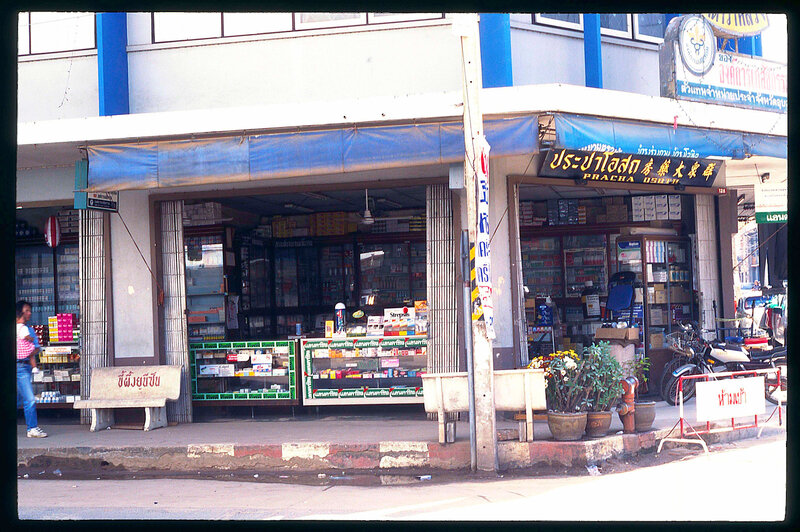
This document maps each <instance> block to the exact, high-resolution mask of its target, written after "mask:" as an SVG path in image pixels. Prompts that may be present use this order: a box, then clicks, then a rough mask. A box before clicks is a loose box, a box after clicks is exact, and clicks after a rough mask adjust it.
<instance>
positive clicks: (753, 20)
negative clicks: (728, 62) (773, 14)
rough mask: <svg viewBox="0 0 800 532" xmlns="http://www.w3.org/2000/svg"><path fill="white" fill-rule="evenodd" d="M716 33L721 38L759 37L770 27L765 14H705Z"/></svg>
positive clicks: (704, 16)
mask: <svg viewBox="0 0 800 532" xmlns="http://www.w3.org/2000/svg"><path fill="white" fill-rule="evenodd" d="M703 18H705V19H706V20H707V21H708V23H709V24H711V26H712V27H713V28H714V33H715V34H716V35H719V36H720V37H746V36H749V35H758V34H759V33H761V32H762V31H764V30H765V29H767V28H768V27H769V19H767V15H766V14H764V13H703Z"/></svg>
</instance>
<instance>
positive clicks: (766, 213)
mask: <svg viewBox="0 0 800 532" xmlns="http://www.w3.org/2000/svg"><path fill="white" fill-rule="evenodd" d="M786 183H787V182H786V181H783V182H780V183H771V182H769V181H767V182H766V183H756V186H755V193H756V223H759V224H769V223H783V222H786V221H788V219H789V216H788V214H787V212H788V200H789V197H788V189H787V187H786Z"/></svg>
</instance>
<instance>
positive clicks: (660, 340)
mask: <svg viewBox="0 0 800 532" xmlns="http://www.w3.org/2000/svg"><path fill="white" fill-rule="evenodd" d="M650 347H651V348H652V349H661V348H662V347H664V334H663V333H653V334H651V335H650Z"/></svg>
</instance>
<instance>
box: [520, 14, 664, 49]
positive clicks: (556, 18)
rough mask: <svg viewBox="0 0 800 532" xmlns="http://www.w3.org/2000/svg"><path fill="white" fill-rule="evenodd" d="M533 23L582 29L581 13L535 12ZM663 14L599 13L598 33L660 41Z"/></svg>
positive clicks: (662, 33)
mask: <svg viewBox="0 0 800 532" xmlns="http://www.w3.org/2000/svg"><path fill="white" fill-rule="evenodd" d="M533 22H534V23H535V24H542V25H546V26H555V27H559V28H566V29H570V30H579V31H582V30H583V14H581V13H535V14H534V15H533ZM664 30H665V16H664V15H663V14H661V13H647V14H631V13H600V33H601V34H602V35H608V36H612V37H620V38H623V39H635V40H638V41H645V42H652V43H660V42H661V41H663V40H664Z"/></svg>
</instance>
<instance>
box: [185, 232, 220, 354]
mask: <svg viewBox="0 0 800 532" xmlns="http://www.w3.org/2000/svg"><path fill="white" fill-rule="evenodd" d="M223 238H224V235H223V234H215V235H203V236H185V237H184V251H185V256H186V269H185V271H186V315H187V322H188V335H189V341H190V342H197V341H206V340H224V339H225V337H226V332H225V331H226V328H225V302H226V301H225V296H226V295H227V293H226V284H227V283H226V276H225V249H224V242H223Z"/></svg>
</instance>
